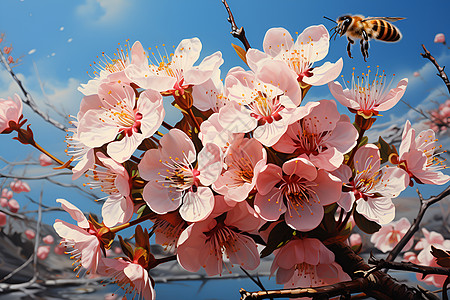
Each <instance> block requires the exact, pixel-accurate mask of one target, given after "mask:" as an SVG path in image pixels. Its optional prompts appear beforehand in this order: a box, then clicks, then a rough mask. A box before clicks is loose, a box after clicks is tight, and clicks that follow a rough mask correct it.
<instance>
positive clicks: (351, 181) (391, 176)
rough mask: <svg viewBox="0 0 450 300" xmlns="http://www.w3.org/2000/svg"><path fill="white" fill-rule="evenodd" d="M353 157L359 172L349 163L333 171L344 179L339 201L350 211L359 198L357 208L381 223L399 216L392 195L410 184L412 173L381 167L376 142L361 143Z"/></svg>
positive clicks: (394, 195) (367, 216)
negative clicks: (396, 213)
mask: <svg viewBox="0 0 450 300" xmlns="http://www.w3.org/2000/svg"><path fill="white" fill-rule="evenodd" d="M353 161H354V165H355V174H352V171H351V169H350V168H349V167H348V166H347V165H342V166H341V167H340V168H339V169H337V170H336V171H335V172H333V174H335V175H336V176H338V177H339V178H340V179H341V180H342V182H344V188H343V192H342V194H341V197H340V199H339V201H338V204H339V205H340V206H341V207H342V208H344V209H345V210H346V211H350V209H351V208H352V206H353V203H354V202H355V201H357V202H356V211H357V212H358V213H360V214H362V215H364V216H365V217H366V218H367V219H369V220H371V221H375V222H377V223H378V224H381V225H384V224H387V223H389V222H391V221H392V220H393V219H394V217H395V206H394V203H392V200H391V199H392V198H395V197H397V196H398V195H399V194H400V193H401V192H402V191H403V190H404V189H405V188H406V187H407V186H408V183H409V179H408V174H407V173H406V172H405V171H404V170H402V169H400V168H392V167H388V166H385V167H383V168H380V164H381V162H380V152H379V149H378V147H377V146H375V145H373V144H366V145H364V146H362V147H360V148H359V149H358V150H357V151H356V153H355V157H354V160H353Z"/></svg>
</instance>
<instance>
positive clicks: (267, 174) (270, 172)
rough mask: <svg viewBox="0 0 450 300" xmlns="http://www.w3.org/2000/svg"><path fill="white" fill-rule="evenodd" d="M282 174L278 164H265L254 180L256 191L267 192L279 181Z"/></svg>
mask: <svg viewBox="0 0 450 300" xmlns="http://www.w3.org/2000/svg"><path fill="white" fill-rule="evenodd" d="M282 176H283V174H282V170H281V168H280V167H279V166H277V165H274V164H268V165H266V166H265V167H264V168H263V169H262V170H261V172H260V173H259V175H258V179H257V180H256V187H257V189H258V193H259V194H261V195H265V194H267V193H269V192H270V191H271V190H272V189H273V187H274V186H275V185H276V184H277V183H278V182H280V181H281V179H282Z"/></svg>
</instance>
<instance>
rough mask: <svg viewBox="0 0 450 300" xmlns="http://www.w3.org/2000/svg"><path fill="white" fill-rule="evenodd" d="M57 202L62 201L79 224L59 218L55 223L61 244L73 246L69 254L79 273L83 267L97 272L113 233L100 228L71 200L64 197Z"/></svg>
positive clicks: (65, 208)
mask: <svg viewBox="0 0 450 300" xmlns="http://www.w3.org/2000/svg"><path fill="white" fill-rule="evenodd" d="M56 202H58V203H61V206H62V208H63V209H64V210H65V211H66V212H68V213H69V214H70V216H71V217H72V218H73V219H74V220H75V221H77V225H73V224H70V223H67V222H64V221H62V220H59V219H57V220H55V223H54V224H53V228H54V229H55V231H56V233H57V234H58V235H59V236H60V237H61V245H63V246H65V247H69V248H73V250H72V251H70V252H67V254H70V258H71V259H74V260H75V262H74V265H76V266H75V269H74V271H76V270H78V274H79V272H80V271H81V267H83V268H85V269H87V271H88V272H89V273H91V274H96V271H97V267H98V264H99V261H100V259H101V252H102V251H104V249H105V247H109V244H110V243H111V242H112V239H111V236H110V235H111V234H112V233H111V232H110V231H109V229H108V228H107V227H100V228H98V227H99V226H96V225H97V224H93V223H92V222H91V221H88V220H87V219H86V217H85V216H84V214H83V212H82V211H81V210H79V209H78V208H77V207H76V206H74V205H73V204H71V203H70V202H68V201H66V200H64V199H56Z"/></svg>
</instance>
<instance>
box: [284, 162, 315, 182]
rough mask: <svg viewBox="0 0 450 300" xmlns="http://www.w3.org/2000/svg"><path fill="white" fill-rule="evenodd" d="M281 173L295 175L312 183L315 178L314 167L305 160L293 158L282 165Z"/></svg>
mask: <svg viewBox="0 0 450 300" xmlns="http://www.w3.org/2000/svg"><path fill="white" fill-rule="evenodd" d="M283 172H284V173H286V174H287V175H293V174H295V175H297V176H298V177H300V178H305V179H306V180H308V181H313V180H314V179H316V177H317V170H316V167H315V166H314V165H313V164H312V163H311V162H310V161H309V160H308V159H306V158H303V157H301V158H294V159H291V160H288V161H287V162H285V163H284V164H283Z"/></svg>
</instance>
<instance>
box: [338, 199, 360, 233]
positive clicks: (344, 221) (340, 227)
mask: <svg viewBox="0 0 450 300" xmlns="http://www.w3.org/2000/svg"><path fill="white" fill-rule="evenodd" d="M355 207H356V204H355V203H353V207H352V210H350V211H349V212H348V213H347V215H345V219H344V220H343V221H342V223H339V225H338V226H337V230H336V231H337V232H340V231H342V229H344V226H345V225H347V222H348V220H349V219H350V216H351V215H352V214H353V210H354V209H355ZM342 211H344V210H343V209H342V208H341V212H342Z"/></svg>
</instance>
